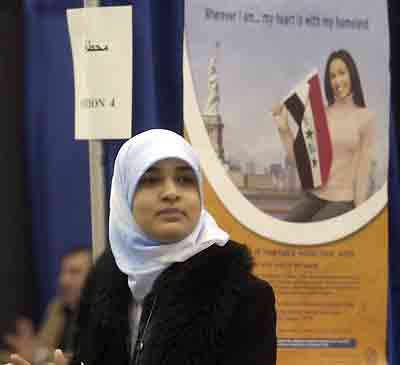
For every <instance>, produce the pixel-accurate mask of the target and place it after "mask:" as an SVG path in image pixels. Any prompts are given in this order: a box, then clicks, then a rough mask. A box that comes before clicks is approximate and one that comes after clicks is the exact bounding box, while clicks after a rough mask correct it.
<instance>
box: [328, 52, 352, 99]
mask: <svg viewBox="0 0 400 365" xmlns="http://www.w3.org/2000/svg"><path fill="white" fill-rule="evenodd" d="M329 79H330V82H331V87H332V91H333V95H334V96H335V99H336V100H340V99H343V98H345V97H346V96H348V95H350V94H351V91H352V85H351V78H350V72H349V69H348V68H347V65H346V64H345V63H344V62H343V61H342V60H341V59H340V58H335V59H334V60H333V61H332V62H331V64H330V66H329Z"/></svg>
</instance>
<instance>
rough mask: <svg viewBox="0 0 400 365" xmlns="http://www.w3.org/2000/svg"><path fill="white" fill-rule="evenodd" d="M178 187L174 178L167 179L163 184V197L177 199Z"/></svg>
mask: <svg viewBox="0 0 400 365" xmlns="http://www.w3.org/2000/svg"><path fill="white" fill-rule="evenodd" d="M178 195H179V193H178V187H177V186H176V183H175V180H174V179H166V180H165V182H164V184H163V191H162V198H163V199H176V198H177V197H178Z"/></svg>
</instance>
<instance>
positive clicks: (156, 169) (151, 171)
mask: <svg viewBox="0 0 400 365" xmlns="http://www.w3.org/2000/svg"><path fill="white" fill-rule="evenodd" d="M157 172H160V169H159V168H158V167H156V166H151V167H149V168H148V169H147V170H146V172H145V174H151V173H157Z"/></svg>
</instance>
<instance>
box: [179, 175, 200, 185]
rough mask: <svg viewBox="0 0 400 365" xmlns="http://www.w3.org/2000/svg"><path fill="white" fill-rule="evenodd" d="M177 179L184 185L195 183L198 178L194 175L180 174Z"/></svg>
mask: <svg viewBox="0 0 400 365" xmlns="http://www.w3.org/2000/svg"><path fill="white" fill-rule="evenodd" d="M176 180H177V182H178V183H180V184H183V185H195V184H196V179H195V177H194V176H192V175H188V176H186V175H183V176H178V177H177V179H176Z"/></svg>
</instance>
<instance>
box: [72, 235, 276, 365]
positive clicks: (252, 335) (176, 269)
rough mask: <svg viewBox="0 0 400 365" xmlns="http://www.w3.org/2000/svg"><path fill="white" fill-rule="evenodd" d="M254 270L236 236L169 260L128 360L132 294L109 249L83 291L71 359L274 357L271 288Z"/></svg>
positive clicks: (257, 360) (158, 363) (155, 363)
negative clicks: (175, 260) (223, 243)
mask: <svg viewBox="0 0 400 365" xmlns="http://www.w3.org/2000/svg"><path fill="white" fill-rule="evenodd" d="M250 270H251V259H250V255H249V252H248V250H247V249H246V248H245V246H243V245H240V244H238V243H235V242H232V241H230V242H229V243H228V244H227V245H226V246H224V247H222V248H221V247H218V246H215V245H214V246H211V247H210V248H208V249H206V250H204V251H202V252H200V253H198V254H197V255H195V256H193V257H192V258H190V259H188V260H187V261H185V262H183V263H175V264H173V265H171V266H170V267H169V268H168V269H166V270H165V271H164V272H163V273H162V274H161V275H160V276H159V277H158V279H157V280H156V282H155V283H154V286H153V290H152V292H151V293H150V294H149V295H148V296H147V297H146V298H145V301H144V305H143V314H142V317H141V321H140V331H139V339H138V341H137V344H136V350H135V359H133V360H132V361H130V351H129V349H130V336H131V335H130V330H129V323H128V313H129V308H130V305H131V302H132V297H131V293H130V290H129V287H128V285H127V277H126V276H125V275H124V274H122V273H121V272H120V271H119V270H118V268H117V266H116V264H115V261H114V258H113V256H112V255H111V254H110V253H106V254H104V255H103V256H102V257H101V258H100V259H99V261H98V262H97V264H96V265H95V268H94V270H93V271H92V273H91V274H90V275H89V278H88V282H87V285H86V287H85V289H84V291H83V293H82V299H81V306H80V310H79V314H78V318H77V328H78V330H77V333H76V336H75V346H74V359H73V364H76V365H79V364H80V362H81V361H82V362H83V363H84V365H127V364H129V363H130V362H131V364H135V365H136V364H140V365H185V364H193V365H195V364H198V365H213V364H218V365H225V364H226V365H228V364H229V365H235V364H241V365H243V364H254V365H261V364H263V365H270V364H275V363H276V314H275V298H274V294H273V291H272V288H271V286H270V285H269V284H268V283H266V282H265V281H263V280H260V279H258V278H256V277H255V276H254V275H252V274H251V273H250ZM150 312H151V314H150Z"/></svg>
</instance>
